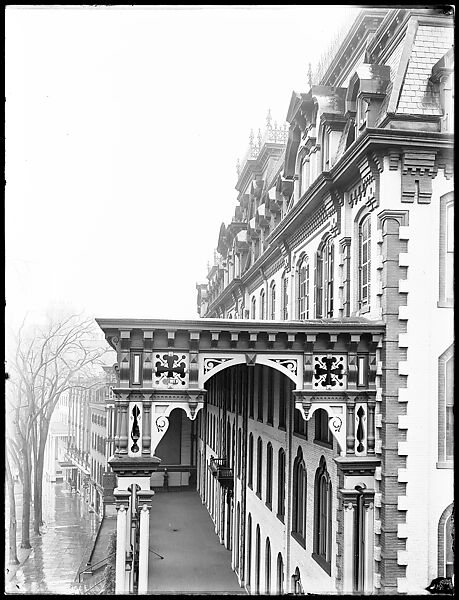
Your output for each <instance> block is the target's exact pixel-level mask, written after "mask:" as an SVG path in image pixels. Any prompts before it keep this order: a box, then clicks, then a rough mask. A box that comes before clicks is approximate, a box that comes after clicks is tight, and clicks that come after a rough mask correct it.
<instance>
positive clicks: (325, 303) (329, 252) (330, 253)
mask: <svg viewBox="0 0 459 600" xmlns="http://www.w3.org/2000/svg"><path fill="white" fill-rule="evenodd" d="M314 279H315V284H316V303H315V304H316V306H315V309H316V318H318V319H320V318H322V317H324V318H332V317H333V283H334V245H333V240H332V238H331V237H329V238H327V240H326V241H325V242H324V243H323V244H321V246H320V247H319V249H318V251H317V253H316V269H315V278H314Z"/></svg>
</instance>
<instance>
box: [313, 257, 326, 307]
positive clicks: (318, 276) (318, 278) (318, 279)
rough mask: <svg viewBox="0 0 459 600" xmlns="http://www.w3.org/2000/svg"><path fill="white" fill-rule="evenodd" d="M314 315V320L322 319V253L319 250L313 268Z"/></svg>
mask: <svg viewBox="0 0 459 600" xmlns="http://www.w3.org/2000/svg"><path fill="white" fill-rule="evenodd" d="M314 283H315V293H316V297H315V313H316V319H321V318H322V306H323V297H324V296H323V256H322V251H321V250H319V251H318V252H317V253H316V266H315V276H314Z"/></svg>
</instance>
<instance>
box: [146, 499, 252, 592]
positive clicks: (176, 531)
mask: <svg viewBox="0 0 459 600" xmlns="http://www.w3.org/2000/svg"><path fill="white" fill-rule="evenodd" d="M150 549H151V550H152V551H155V552H157V553H158V554H160V555H161V556H163V557H164V558H163V559H161V558H159V556H157V555H156V554H153V552H150V557H149V573H148V590H149V593H152V594H168V593H169V594H174V593H175V594H177V593H178V594H180V593H181V594H187V593H200V594H245V593H246V592H245V590H243V589H242V588H241V587H240V586H239V583H238V580H237V576H236V574H235V573H234V571H233V570H232V569H231V553H230V552H229V551H228V550H227V549H226V548H225V547H224V546H223V545H222V544H220V542H219V539H218V537H217V536H216V535H215V530H214V524H213V522H212V519H211V518H210V516H209V514H208V512H207V510H206V508H205V506H204V505H203V504H202V502H201V498H200V497H199V495H198V493H197V492H196V491H189V490H186V491H183V492H169V493H167V492H165V493H157V494H155V496H154V497H153V500H152V506H151V511H150Z"/></svg>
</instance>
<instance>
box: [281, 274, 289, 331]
mask: <svg viewBox="0 0 459 600" xmlns="http://www.w3.org/2000/svg"><path fill="white" fill-rule="evenodd" d="M281 285H282V319H283V320H284V321H287V319H288V275H287V273H284V274H283V275H282V282H281Z"/></svg>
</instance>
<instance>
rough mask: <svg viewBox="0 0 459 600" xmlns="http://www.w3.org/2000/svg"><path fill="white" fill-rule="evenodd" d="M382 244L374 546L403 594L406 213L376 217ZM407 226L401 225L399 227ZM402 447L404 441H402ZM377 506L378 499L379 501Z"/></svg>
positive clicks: (384, 575)
mask: <svg viewBox="0 0 459 600" xmlns="http://www.w3.org/2000/svg"><path fill="white" fill-rule="evenodd" d="M378 220H379V228H380V230H381V238H380V243H381V247H382V257H383V260H382V302H381V306H382V314H383V319H384V321H385V322H386V335H385V337H384V339H383V344H382V348H381V361H382V364H383V365H384V367H383V369H382V375H381V387H382V399H381V403H380V422H379V423H378V424H380V429H379V431H380V439H381V448H380V450H381V480H380V483H379V489H380V506H378V505H377V506H378V509H379V510H378V516H379V518H378V523H380V526H379V525H378V528H379V527H380V529H378V530H380V533H379V534H377V535H376V546H377V548H380V552H379V551H378V553H377V556H378V558H380V560H379V561H378V562H377V564H378V565H379V566H378V567H377V573H378V575H379V576H380V577H378V578H377V581H378V583H379V582H380V586H381V587H380V592H381V593H382V594H387V593H396V592H399V593H402V591H401V590H399V589H398V587H397V585H398V581H399V580H403V579H404V578H405V576H406V564H402V563H400V561H399V560H398V552H399V551H401V550H405V549H406V539H400V538H398V537H397V531H398V528H399V526H400V525H403V524H405V523H406V508H407V507H405V506H404V505H403V504H400V503H399V499H400V498H401V497H405V494H406V483H405V482H402V481H399V480H398V478H397V473H398V470H399V469H404V468H406V453H404V452H400V442H406V439H407V430H401V429H399V427H398V424H399V417H400V416H401V415H405V414H406V404H405V403H403V402H402V401H401V397H400V398H399V390H401V389H406V387H407V374H406V373H405V371H404V369H403V365H404V364H405V361H406V358H407V349H406V348H403V347H401V346H400V345H399V336H400V334H404V333H406V328H407V316H408V310H407V304H408V294H406V293H401V292H400V288H399V281H400V280H405V279H406V277H407V267H406V261H405V260H400V257H401V256H404V255H405V254H406V252H407V240H406V236H405V235H402V231H403V230H404V229H406V226H407V225H408V211H387V210H386V211H382V212H381V213H379V215H378ZM401 228H403V229H401ZM402 445H403V444H402ZM378 504H379V501H378Z"/></svg>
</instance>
